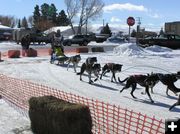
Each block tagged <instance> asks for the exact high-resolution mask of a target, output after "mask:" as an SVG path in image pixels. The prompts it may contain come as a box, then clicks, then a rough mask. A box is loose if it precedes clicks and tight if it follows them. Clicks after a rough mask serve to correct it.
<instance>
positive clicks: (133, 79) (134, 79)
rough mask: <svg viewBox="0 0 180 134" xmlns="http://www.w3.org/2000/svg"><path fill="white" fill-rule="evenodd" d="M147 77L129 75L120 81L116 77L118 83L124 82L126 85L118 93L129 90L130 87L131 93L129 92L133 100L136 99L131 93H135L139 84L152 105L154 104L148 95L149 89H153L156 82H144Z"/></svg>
mask: <svg viewBox="0 0 180 134" xmlns="http://www.w3.org/2000/svg"><path fill="white" fill-rule="evenodd" d="M148 77H149V75H131V76H129V77H127V78H125V79H124V80H122V81H121V80H120V78H119V77H118V81H119V82H120V83H123V82H125V81H126V85H125V86H124V87H123V88H122V90H120V93H121V92H122V91H123V90H124V89H127V88H129V87H130V86H131V87H132V91H131V96H132V97H133V98H135V99H136V97H135V96H134V95H133V92H134V91H135V89H136V87H137V84H139V85H140V86H142V87H145V92H146V93H147V95H148V97H149V99H150V100H151V102H152V103H154V101H153V100H152V98H151V95H150V93H149V88H153V87H154V85H155V84H156V83H157V82H156V81H154V82H146V79H147V78H148Z"/></svg>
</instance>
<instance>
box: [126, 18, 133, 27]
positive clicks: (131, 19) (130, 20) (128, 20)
mask: <svg viewBox="0 0 180 134" xmlns="http://www.w3.org/2000/svg"><path fill="white" fill-rule="evenodd" d="M127 24H128V25H129V26H133V25H134V24H135V19H134V18H133V17H128V18H127Z"/></svg>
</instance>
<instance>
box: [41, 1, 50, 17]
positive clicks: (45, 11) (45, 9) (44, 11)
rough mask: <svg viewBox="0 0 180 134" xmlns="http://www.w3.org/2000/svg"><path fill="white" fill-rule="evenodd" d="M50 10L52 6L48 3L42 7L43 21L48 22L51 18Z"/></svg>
mask: <svg viewBox="0 0 180 134" xmlns="http://www.w3.org/2000/svg"><path fill="white" fill-rule="evenodd" d="M49 9H50V6H49V5H48V4H47V3H44V4H42V5H41V13H42V17H43V20H47V19H48V17H49Z"/></svg>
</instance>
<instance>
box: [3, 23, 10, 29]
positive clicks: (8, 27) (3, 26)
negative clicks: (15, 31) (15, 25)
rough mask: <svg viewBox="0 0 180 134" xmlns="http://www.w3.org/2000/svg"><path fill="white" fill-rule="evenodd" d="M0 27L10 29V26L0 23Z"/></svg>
mask: <svg viewBox="0 0 180 134" xmlns="http://www.w3.org/2000/svg"><path fill="white" fill-rule="evenodd" d="M0 29H12V28H10V27H8V26H4V25H1V24H0Z"/></svg>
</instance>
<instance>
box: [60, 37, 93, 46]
mask: <svg viewBox="0 0 180 134" xmlns="http://www.w3.org/2000/svg"><path fill="white" fill-rule="evenodd" d="M90 41H91V39H90V36H89V35H72V36H70V37H69V38H68V39H64V41H63V45H64V46H71V45H72V44H79V45H80V46H87V45H88V43H89V42H90Z"/></svg>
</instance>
